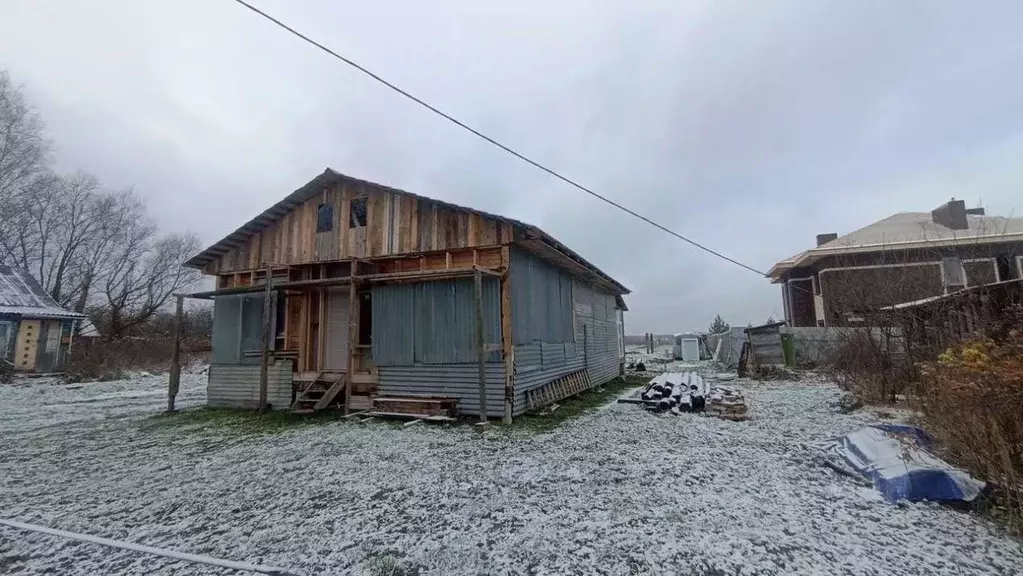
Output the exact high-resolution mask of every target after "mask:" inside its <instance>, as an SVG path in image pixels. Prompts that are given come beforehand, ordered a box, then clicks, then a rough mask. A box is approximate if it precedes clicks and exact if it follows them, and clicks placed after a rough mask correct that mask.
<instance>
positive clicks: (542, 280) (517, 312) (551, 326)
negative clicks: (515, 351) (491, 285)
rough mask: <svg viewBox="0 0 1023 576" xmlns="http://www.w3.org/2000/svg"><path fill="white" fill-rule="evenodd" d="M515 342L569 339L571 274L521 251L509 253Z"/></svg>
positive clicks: (570, 337)
mask: <svg viewBox="0 0 1023 576" xmlns="http://www.w3.org/2000/svg"><path fill="white" fill-rule="evenodd" d="M510 274H511V300H512V335H513V337H514V339H515V344H529V343H531V342H549V343H561V342H571V341H572V304H571V303H572V276H571V275H570V274H569V273H568V272H566V271H564V270H562V269H560V268H558V267H556V266H552V265H550V264H548V263H546V262H544V261H543V260H540V259H539V258H537V257H536V256H533V255H532V254H530V253H528V252H524V251H522V250H512V253H511V271H510Z"/></svg>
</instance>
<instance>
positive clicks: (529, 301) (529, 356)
mask: <svg viewBox="0 0 1023 576" xmlns="http://www.w3.org/2000/svg"><path fill="white" fill-rule="evenodd" d="M513 254H518V258H517V259H516V258H514V257H513V259H512V288H513V290H512V294H513V304H512V306H513V308H512V315H513V317H514V318H515V320H516V323H515V324H514V326H515V328H513V330H516V331H517V330H519V329H520V327H522V326H535V323H534V322H533V319H532V318H528V317H527V318H525V319H523V318H520V317H519V313H520V310H519V308H517V306H520V305H525V306H532V305H534V304H535V303H536V302H537V301H538V299H539V300H544V297H543V294H545V292H544V290H539V291H537V292H538V294H540V296H539V297H530V298H525V297H524V296H521V295H520V296H519V299H515V286H516V283H518V286H519V289H520V290H525V291H527V292H528V291H529V290H528V289H529V288H531V287H533V288H535V286H532V285H530V284H525V286H523V284H524V283H523V282H520V278H521V277H522V272H521V270H522V269H523V267H524V266H525V265H524V264H523V262H524V261H525V262H527V263H528V262H530V261H531V260H530V259H532V256H530V255H528V254H526V255H523V254H522V253H513ZM516 266H518V267H519V268H518V269H517V270H516V268H515V267H516ZM542 274H543V273H541V275H542ZM566 276H567V274H566ZM528 278H529V280H528V281H529V282H531V281H532V280H534V279H535V278H536V276H535V275H531V276H529V277H528ZM559 290H560V288H559ZM568 294H570V295H571V299H570V300H569V301H568V302H569V304H566V306H565V310H564V316H566V317H567V318H568V319H569V324H568V326H569V339H570V340H571V339H573V338H574V341H568V342H552V341H550V340H535V339H532V340H530V338H535V337H536V336H537V335H538V334H547V336H546V337H553V336H550V335H551V334H552V333H551V332H543V331H542V330H540V331H537V330H533V329H532V328H526V330H527V333H526V337H524V338H522V339H520V338H519V336H520V335H519V333H518V332H516V334H515V336H516V338H515V343H516V345H515V375H514V378H515V410H514V412H515V414H516V415H517V414H521V413H522V412H524V411H525V410H526V408H527V406H526V402H525V395H526V392H528V391H530V390H533V389H535V388H539V387H540V386H543V385H545V384H547V383H549V382H552V381H554V380H557V379H558V378H561V377H562V376H565V375H566V374H570V373H572V372H576V371H578V370H582V369H583V368H584V367H585V368H586V369H587V373H588V375H589V378H590V382H591V383H592V384H593V385H594V386H598V385H600V384H603V383H605V382H607V381H608V380H611V379H612V378H614V377H615V376H617V375H618V370H619V364H620V362H621V348H620V345H619V339H618V336H619V324H618V322H617V319H618V316H617V315H618V310H617V309H616V308H615V300H614V296H613V295H611V294H606V293H604V292H601V291H599V290H594V289H593V288H592V287H591V286H589V285H587V284H584V283H581V282H578V281H574V283H571V284H568ZM523 301H525V302H526V304H522V302H523ZM544 301H545V302H551V299H550V298H547V299H546V300H544ZM555 303H556V305H557V306H561V300H560V296H559V298H558V299H557V300H555ZM562 312H563V311H562V310H561V309H560V308H558V309H549V308H546V304H545V313H546V314H547V315H554V316H556V317H560V316H562ZM541 328H542V326H541ZM523 340H527V341H523ZM584 343H585V346H584Z"/></svg>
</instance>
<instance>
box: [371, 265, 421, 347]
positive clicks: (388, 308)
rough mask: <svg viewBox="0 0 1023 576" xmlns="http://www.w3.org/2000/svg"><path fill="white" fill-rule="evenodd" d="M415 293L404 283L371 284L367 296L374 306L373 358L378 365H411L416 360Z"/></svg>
mask: <svg viewBox="0 0 1023 576" xmlns="http://www.w3.org/2000/svg"><path fill="white" fill-rule="evenodd" d="M414 294H415V291H414V290H410V289H409V285H407V284H394V285H383V286H374V287H373V295H372V297H371V298H370V305H371V306H372V307H373V312H372V315H373V322H372V324H373V326H372V329H373V339H372V344H373V361H374V362H375V363H376V364H377V365H378V366H379V365H385V366H412V365H413V364H414V363H415V355H414V354H413V350H414V346H415V338H414V334H415V332H414V330H413V328H412V318H413V316H414V314H415V309H416V307H415V298H414Z"/></svg>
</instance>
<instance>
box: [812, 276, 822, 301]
mask: <svg viewBox="0 0 1023 576" xmlns="http://www.w3.org/2000/svg"><path fill="white" fill-rule="evenodd" d="M813 293H814V294H816V295H817V296H820V295H821V276H820V274H817V273H814V275H813Z"/></svg>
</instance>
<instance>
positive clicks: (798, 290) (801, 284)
mask: <svg viewBox="0 0 1023 576" xmlns="http://www.w3.org/2000/svg"><path fill="white" fill-rule="evenodd" d="M789 290H790V294H791V299H790V302H791V305H792V308H791V310H790V312H789V313H790V314H791V317H790V318H788V321H789V323H790V324H791V325H792V326H816V325H817V316H816V314H815V313H814V310H813V282H812V281H810V280H802V281H798V280H796V281H792V282H790V283H789Z"/></svg>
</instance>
